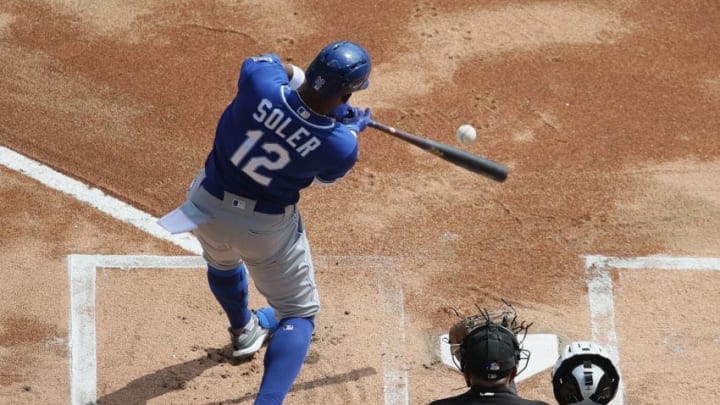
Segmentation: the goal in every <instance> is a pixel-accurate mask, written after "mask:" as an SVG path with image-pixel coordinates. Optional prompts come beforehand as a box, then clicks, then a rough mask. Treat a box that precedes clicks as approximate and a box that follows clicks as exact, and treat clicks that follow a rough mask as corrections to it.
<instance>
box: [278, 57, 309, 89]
mask: <svg viewBox="0 0 720 405" xmlns="http://www.w3.org/2000/svg"><path fill="white" fill-rule="evenodd" d="M283 68H285V73H287V76H288V80H289V82H288V85H289V86H290V88H291V89H293V90H297V89H298V88H300V85H301V84H303V82H305V72H303V70H302V69H300V68H299V67H297V66H295V65H293V64H290V63H283Z"/></svg>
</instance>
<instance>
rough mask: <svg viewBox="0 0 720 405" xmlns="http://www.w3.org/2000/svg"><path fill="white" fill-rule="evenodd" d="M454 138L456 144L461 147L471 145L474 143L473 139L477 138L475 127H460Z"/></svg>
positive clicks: (468, 125) (465, 125) (467, 125)
mask: <svg viewBox="0 0 720 405" xmlns="http://www.w3.org/2000/svg"><path fill="white" fill-rule="evenodd" d="M455 137H456V138H457V140H458V142H460V143H461V144H463V145H467V144H471V143H473V142H475V138H476V137H477V131H475V127H473V126H472V125H470V124H463V125H460V126H459V127H458V129H457V131H455Z"/></svg>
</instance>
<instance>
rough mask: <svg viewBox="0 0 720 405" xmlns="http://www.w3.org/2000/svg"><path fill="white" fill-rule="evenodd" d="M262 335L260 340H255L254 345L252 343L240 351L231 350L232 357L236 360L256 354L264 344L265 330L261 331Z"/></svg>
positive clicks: (265, 338) (266, 333)
mask: <svg viewBox="0 0 720 405" xmlns="http://www.w3.org/2000/svg"><path fill="white" fill-rule="evenodd" d="M262 334H263V336H262V337H261V338H259V339H257V340H255V343H253V344H252V345H250V346H248V347H245V348H243V349H240V350H233V357H235V358H236V359H243V358H246V357H251V356H253V355H254V354H255V353H257V352H258V350H260V348H261V347H262V345H263V344H265V341H266V340H267V338H268V331H267V330H264V329H263V331H262Z"/></svg>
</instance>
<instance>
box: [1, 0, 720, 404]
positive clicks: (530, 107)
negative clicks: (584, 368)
mask: <svg viewBox="0 0 720 405" xmlns="http://www.w3.org/2000/svg"><path fill="white" fill-rule="evenodd" d="M343 4H344V3H343ZM718 21H720V4H719V3H718V2H717V1H707V0H706V1H702V0H694V1H693V0H688V1H682V2H676V1H670V0H658V1H652V2H650V1H634V0H623V1H620V0H616V1H607V2H594V1H532V0H526V1H523V0H518V1H508V0H497V1H494V0H490V1H483V2H477V1H469V0H464V1H461V0H449V1H439V0H436V1H406V0H396V1H393V2H381V1H377V0H370V1H366V2H356V3H353V4H352V5H351V6H347V5H343V6H340V5H339V4H338V5H332V2H324V1H314V0H307V1H302V2H301V1H290V2H287V1H265V2H261V1H230V0H216V1H185V2H171V1H149V0H129V1H119V0H104V1H95V2H92V1H79V0H72V1H71V0H30V1H27V0H23V1H20V0H5V1H3V2H2V3H1V4H0V94H2V96H0V147H2V149H0V161H1V162H2V163H3V164H2V165H0V196H1V199H2V207H3V209H2V210H1V211H0V221H1V223H2V224H3V226H2V229H3V233H4V235H3V237H2V238H0V252H1V254H2V261H3V263H4V266H3V271H2V272H0V403H1V404H17V403H23V404H67V403H73V401H75V400H76V399H78V398H85V399H86V398H88V397H87V396H85V395H90V396H92V400H97V402H98V403H100V404H142V403H153V404H221V403H222V404H249V403H252V401H253V398H254V394H255V393H256V390H257V387H258V385H259V381H260V378H261V373H262V355H260V356H256V358H255V359H253V360H252V361H250V362H246V363H241V364H237V363H234V362H232V361H229V360H228V359H227V358H226V357H225V350H226V347H225V345H226V344H227V343H228V342H227V336H226V331H225V328H226V324H225V322H226V321H225V318H224V315H223V314H222V313H221V311H220V308H219V306H218V305H217V304H216V302H215V301H214V298H213V297H212V296H211V294H210V292H209V289H208V287H207V285H206V279H205V273H204V269H203V268H202V265H197V266H194V265H193V263H195V262H193V261H192V259H187V260H189V261H184V262H183V261H180V262H172V261H171V262H168V261H166V260H167V259H166V258H168V257H175V256H184V257H185V256H187V257H191V256H194V255H196V254H197V252H196V251H192V249H188V248H187V247H185V248H183V247H182V246H180V245H178V243H174V241H173V240H170V239H164V238H162V237H158V235H153V234H152V232H148V228H147V227H143V226H142V224H140V225H138V223H132V221H127V220H123V213H124V208H122V209H115V208H112V207H115V206H114V205H110V207H111V208H110V209H108V210H107V212H106V211H103V206H102V204H96V203H94V202H92V201H94V200H93V198H95V197H94V196H98V198H101V197H100V196H106V197H107V198H108V199H109V200H110V199H112V200H113V201H120V202H124V203H126V204H127V205H128V207H132V209H137V210H139V212H140V213H143V214H145V215H147V216H148V217H149V218H153V217H158V216H160V215H162V214H164V213H165V212H167V211H168V210H170V209H172V208H174V207H175V206H176V205H177V204H178V203H180V202H181V201H182V199H183V197H184V193H185V190H186V188H187V186H188V184H189V182H190V181H191V179H192V178H193V176H194V174H195V172H196V171H197V169H198V168H200V167H201V165H202V164H203V162H204V159H205V156H206V153H207V151H208V148H209V147H210V145H211V143H212V139H213V133H214V129H215V124H216V120H217V118H218V117H219V114H220V113H221V112H222V110H223V109H224V108H225V106H226V104H227V102H229V101H230V100H231V98H232V97H233V95H234V90H235V82H236V79H237V73H238V68H239V66H240V63H241V62H242V60H243V59H244V58H245V57H247V56H250V55H253V54H256V53H260V52H275V53H278V54H279V55H281V57H282V58H283V59H285V60H287V61H291V62H293V63H296V64H298V65H301V66H304V65H306V64H307V63H308V62H309V61H310V59H311V58H312V57H313V56H314V55H315V53H316V52H317V51H318V50H319V49H320V47H322V46H323V45H325V44H326V43H328V42H330V41H333V40H336V39H351V40H354V41H357V42H359V43H361V44H363V45H364V46H365V47H366V48H367V49H368V51H369V52H370V54H371V56H372V57H373V64H374V65H373V73H372V76H371V81H370V82H371V85H370V88H369V89H368V90H367V91H365V92H361V93H358V94H357V95H356V96H354V97H353V103H355V104H356V105H359V106H370V107H372V108H373V115H374V118H376V119H377V120H379V121H381V122H385V123H388V124H390V125H394V126H396V127H398V128H402V129H405V130H407V131H409V132H413V133H417V134H421V135H423V136H427V137H429V138H431V139H434V140H436V141H439V142H443V143H447V144H450V145H453V146H457V147H461V148H464V149H465V150H467V151H469V152H471V153H475V154H478V155H481V156H486V157H489V158H491V159H493V160H496V161H498V162H502V163H503V164H506V165H507V166H508V167H509V168H510V175H509V178H508V180H507V181H506V182H505V183H496V182H493V181H491V180H489V179H486V178H483V177H480V176H477V175H475V174H472V173H469V172H467V171H464V170H462V169H459V168H456V167H454V166H451V165H450V164H448V163H447V162H445V161H443V160H441V159H438V158H436V157H434V156H432V155H431V154H429V153H426V152H424V151H421V150H419V149H418V148H415V147H413V146H411V145H409V144H407V143H404V142H402V141H400V140H398V139H395V138H393V137H390V136H388V135H386V134H383V133H381V132H378V131H375V130H372V129H368V130H367V131H365V132H364V133H363V134H362V135H361V137H360V158H359V161H358V164H357V165H356V167H355V168H354V169H353V171H352V172H351V173H350V175H349V176H348V177H346V178H344V179H343V180H342V181H341V182H339V183H338V184H336V185H334V186H333V187H331V188H309V189H307V190H305V191H304V193H303V199H302V201H301V203H300V209H301V210H302V212H303V217H304V221H305V224H306V228H307V232H308V237H309V239H310V243H311V246H312V249H313V255H314V257H316V260H317V263H316V266H317V278H318V284H319V287H320V294H321V298H322V302H323V308H322V312H321V314H320V315H319V316H318V319H317V328H316V331H315V336H314V339H313V344H312V346H311V349H310V354H309V356H308V359H307V361H306V365H305V366H304V368H303V370H302V371H301V374H300V376H299V377H298V379H297V381H296V384H295V386H294V388H293V391H292V392H291V393H290V395H289V397H288V399H287V401H286V403H288V404H308V403H318V404H363V403H364V404H422V403H427V402H428V401H430V400H433V399H437V398H441V397H445V396H448V395H451V394H457V393H459V392H461V389H463V388H464V387H463V385H464V384H463V382H462V379H461V378H460V377H459V375H458V374H457V373H456V372H455V371H453V370H451V369H450V368H448V367H445V366H444V365H443V364H442V363H441V362H440V360H439V349H438V347H437V346H438V345H437V338H438V336H439V335H440V334H441V333H444V332H446V331H447V328H448V327H449V326H450V325H451V324H452V323H453V322H454V321H455V320H456V319H457V318H456V316H455V315H454V314H453V311H452V308H457V309H459V310H460V311H463V312H468V311H471V310H473V308H474V306H475V304H478V305H482V306H488V307H494V306H497V305H498V303H499V300H500V299H501V298H504V299H507V300H509V301H511V302H512V303H514V305H515V306H516V307H517V309H518V311H519V313H520V316H521V317H522V318H524V319H527V320H530V321H534V322H535V324H534V326H533V328H532V329H531V332H532V333H552V334H556V335H557V336H558V337H559V338H560V341H561V342H567V341H569V340H587V339H596V340H598V341H600V342H601V343H603V344H609V345H611V346H612V348H613V350H615V351H616V352H617V355H618V356H619V359H620V360H619V361H620V367H621V371H622V374H623V378H624V380H623V381H624V398H620V402H623V401H622V400H623V399H624V403H628V404H665V403H718V402H720V389H719V388H718V387H720V377H718V376H715V375H713V374H710V375H707V373H704V372H703V370H709V369H712V367H713V366H715V365H716V364H720V329H719V328H718V325H719V324H720V311H719V310H718V308H720V301H718V294H717V291H718V289H720V272H718V271H717V270H718V268H720V266H718V265H717V264H716V260H717V261H718V262H720V244H719V242H720V185H719V183H718V181H717V176H718V175H719V174H720V114H718V111H720V63H718V62H720V47H718V46H717V44H718V43H720V26H719V25H718V24H717V22H718ZM464 123H469V124H472V125H474V126H475V127H477V128H478V139H477V141H476V142H475V143H474V144H472V145H468V146H462V145H459V144H458V143H457V142H456V141H455V139H454V133H455V129H456V128H457V127H458V126H459V125H461V124H464ZM6 148H7V149H6ZM14 153H18V154H20V155H21V156H24V157H27V158H29V159H31V161H30V162H37V163H39V164H42V165H44V166H43V167H48V168H52V169H54V170H55V171H57V176H58V178H63V179H74V180H77V181H79V182H80V183H82V184H85V185H87V186H89V187H92V188H96V189H98V190H96V192H97V193H96V194H93V193H94V192H92V191H88V190H90V189H87V188H83V187H84V186H82V187H80V186H78V188H77V189H76V190H77V192H78V193H80V194H82V193H84V192H88V195H90V196H91V197H90V198H89V199H90V200H92V201H82V200H78V198H77V195H73V193H72V192H68V191H67V190H65V191H63V190H62V187H60V186H57V187H54V186H53V184H54V185H57V184H58V183H57V181H56V180H55V177H54V175H52V176H50V177H48V174H46V172H42V171H38V172H35V171H34V170H35V168H36V166H35V163H27V162H26V161H21V160H18V159H20V158H17V157H16V155H14ZM18 162H20V163H18ZM16 163H17V164H16ZM24 164H29V165H30V166H23V165H24ZM19 166H23V167H25V168H24V169H20V168H19ZM28 167H30V168H28ZM38 170H39V169H38ZM34 173H41V174H39V175H37V176H36V177H33V174H34ZM65 176H67V177H65ZM58 181H59V180H58ZM49 183H50V184H49ZM73 184H74V183H73ZM100 191H102V193H100ZM106 208H107V207H106ZM128 209H129V208H128ZM129 212H135V211H129ZM589 255H598V256H602V257H621V258H645V259H639V261H636V262H633V263H635V264H637V266H636V268H630V267H622V266H620V265H618V266H616V267H613V266H612V265H610V264H612V263H614V262H612V261H610V262H608V263H610V264H608V266H607V267H602V268H599V267H598V266H589V265H588V263H589V261H588V258H587V257H588V256H589ZM656 255H657V258H655V256H656ZM593 257H595V256H593ZM648 257H650V258H651V259H647V258H648ZM693 258H705V259H707V261H702V262H697V261H693V260H692V259H693ZM716 258H717V259H716ZM171 260H172V259H171ZM183 260H184V259H183ZM603 263H605V262H603ZM623 263H626V262H623ZM83 266H84V267H83ZM193 266H194V267H193ZM599 270H602V271H600V272H599ZM75 271H77V273H74V272H75ZM600 273H602V274H600ZM73 274H76V275H77V277H78V278H73V277H74V276H73ZM82 277H92V278H82ZM593 277H596V278H593ZM597 277H600V278H597ZM603 277H604V278H603ZM603 280H606V281H607V283H606V284H602V282H604V281H603ZM73 282H76V284H73ZM81 282H88V284H82V283H81ZM78 283H79V284H78ZM88 286H92V288H90V287H88ZM597 286H603V288H605V289H601V290H597V291H596V290H595V289H594V288H596V287H597ZM608 286H609V287H610V289H608V288H606V287H608ZM74 288H76V289H74ZM598 291H599V292H598ZM90 293H92V295H88V294H90ZM252 294H253V295H252V296H251V303H252V304H253V305H254V306H261V305H264V302H263V301H262V298H261V297H260V296H259V295H258V294H256V293H255V292H254V290H252ZM598 297H599V298H600V299H602V300H605V301H603V303H605V304H607V302H610V303H612V306H611V307H607V306H602V305H600V304H597V301H594V299H595V298H598ZM81 298H82V299H87V300H89V301H87V302H93V303H94V307H93V312H92V313H90V312H87V311H85V310H86V309H87V307H76V308H75V309H73V306H72V303H73V302H77V300H78V299H81ZM594 302H595V304H593V303H594ZM78 308H79V309H78ZM608 308H609V309H611V310H612V312H611V315H612V317H611V318H608V317H607V316H606V315H608V313H607V312H606V310H607V309H608ZM79 319H81V320H84V321H83V322H85V323H80V324H78V322H79V321H78V320H79ZM90 321H92V323H89V322H90ZM77 325H81V326H84V327H90V326H94V329H92V330H94V331H95V334H94V335H93V340H92V341H87V342H83V343H82V344H81V343H79V342H77V341H76V342H73V341H72V339H71V337H72V336H73V331H74V329H73V328H74V327H78V326H77ZM87 330H91V329H87ZM88 365H90V366H92V367H94V368H92V369H93V370H96V371H97V374H96V375H95V374H92V373H89V372H88V370H90V368H88V367H87V366H88ZM519 390H520V393H521V394H522V395H523V396H527V397H530V398H537V399H542V400H545V401H548V402H550V403H552V402H554V400H553V396H552V390H551V387H550V385H549V372H543V373H540V374H538V375H536V376H534V377H532V378H529V379H528V380H526V381H523V382H522V383H521V384H520V385H519ZM75 403H80V402H79V401H76V402H75Z"/></svg>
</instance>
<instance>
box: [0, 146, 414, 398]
mask: <svg viewBox="0 0 720 405" xmlns="http://www.w3.org/2000/svg"><path fill="white" fill-rule="evenodd" d="M0 164H1V165H3V166H5V167H7V168H8V169H10V170H14V171H17V172H19V173H21V174H24V175H25V176H28V177H30V178H32V179H34V180H36V181H38V182H40V183H41V184H44V185H45V186H47V187H49V188H51V189H53V190H57V191H60V192H62V193H64V194H67V195H69V196H71V197H74V198H75V199H77V200H79V201H82V202H84V203H87V204H88V205H90V206H92V207H94V208H96V209H97V210H99V211H100V212H102V213H104V214H106V215H108V216H110V217H112V218H115V219H118V220H120V221H122V222H125V223H128V224H130V225H133V226H135V227H136V228H138V229H140V230H142V231H144V232H146V233H148V234H150V235H152V236H154V237H156V238H158V239H161V240H166V241H168V242H171V243H174V244H175V245H177V246H179V247H181V248H183V249H185V250H186V251H188V252H190V253H194V254H196V255H200V254H202V248H201V247H200V243H199V242H198V241H197V239H196V238H195V237H194V236H192V234H189V233H185V234H177V235H173V234H171V233H169V232H168V231H167V230H166V229H165V228H163V227H161V226H160V225H158V224H157V218H156V217H154V216H152V215H150V214H148V213H145V212H143V211H142V210H139V209H137V208H135V207H133V206H131V205H129V204H127V203H125V202H123V201H120V200H118V199H116V198H113V197H111V196H109V195H107V194H105V193H104V192H103V191H102V190H100V189H98V188H94V187H89V186H87V185H86V184H84V183H82V182H80V181H78V180H75V179H73V178H71V177H69V176H66V175H64V174H62V173H60V172H58V171H56V170H54V169H52V168H50V167H48V166H46V165H44V164H42V163H40V162H37V161H35V160H32V159H30V158H27V157H25V156H23V155H21V154H19V153H17V152H15V151H13V150H11V149H8V148H6V147H4V146H0ZM83 257H84V258H86V259H84V258H83ZM95 260H98V261H99V263H101V264H100V265H92V263H93V261H95ZM198 260H199V261H198ZM318 260H319V261H323V260H325V261H326V262H327V263H330V262H331V261H333V260H341V261H342V262H343V263H344V264H345V265H346V266H347V265H348V264H349V263H352V264H354V265H365V266H367V265H380V266H382V267H383V268H385V267H387V262H386V261H384V259H383V257H381V256H356V257H347V256H327V257H325V258H321V257H319V258H318ZM102 263H104V265H103V264H102ZM197 263H200V265H198V264H197ZM203 266H205V262H204V261H202V258H200V257H193V256H174V257H165V256H113V255H109V256H79V255H70V256H68V270H69V277H70V289H71V304H70V312H71V317H70V323H71V325H70V334H71V336H70V339H69V343H68V344H69V346H70V353H71V355H70V373H71V383H72V382H73V381H74V380H77V384H78V387H74V386H72V387H71V403H72V404H82V405H85V404H87V403H89V401H83V400H82V398H80V397H83V398H84V397H93V398H94V397H96V395H97V353H96V340H95V269H96V267H108V268H178V269H180V268H194V267H203ZM73 269H74V270H73ZM90 287H92V288H90ZM394 294H395V295H396V298H397V297H399V300H400V301H399V302H400V303H399V304H398V305H396V306H395V309H396V311H397V313H398V316H399V317H400V325H399V331H400V333H401V334H402V333H404V330H405V325H404V322H405V320H404V310H403V307H404V304H403V299H404V298H403V291H402V287H401V286H397V290H396V291H395V292H394ZM388 299H390V300H391V301H393V302H394V301H396V299H394V298H392V297H390V298H388ZM73 319H74V320H73ZM90 320H92V323H89V321H90ZM90 346H91V347H90ZM397 347H398V346H396V345H391V346H390V348H389V350H396V348H397ZM400 347H402V346H400ZM386 353H389V352H386ZM393 357H396V356H393ZM83 370H86V371H83ZM388 375H389V376H391V377H388ZM396 375H400V376H401V377H400V378H398V377H395V376H396ZM73 376H77V378H73ZM398 379H402V380H403V381H404V384H397V380H398ZM89 385H93V386H92V388H90V387H89ZM384 390H385V396H386V402H385V404H386V405H395V404H400V405H404V404H407V403H408V393H407V370H406V367H405V366H404V365H400V369H399V370H387V371H386V376H385V387H384ZM388 397H389V398H391V399H392V401H391V402H387V398H388Z"/></svg>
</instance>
